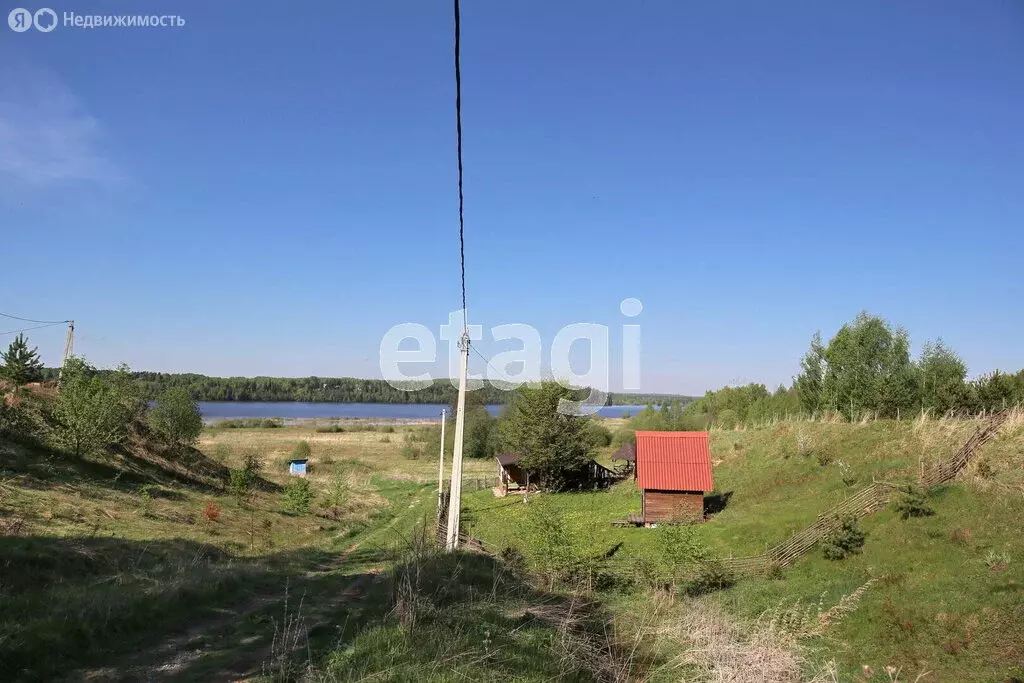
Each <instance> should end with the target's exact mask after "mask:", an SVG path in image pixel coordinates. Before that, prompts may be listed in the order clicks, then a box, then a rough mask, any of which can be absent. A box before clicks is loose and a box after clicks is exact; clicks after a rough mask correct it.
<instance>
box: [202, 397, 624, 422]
mask: <svg viewBox="0 0 1024 683" xmlns="http://www.w3.org/2000/svg"><path fill="white" fill-rule="evenodd" d="M446 407H447V406H445V405H442V404H440V403H436V404H435V403H302V402H299V401H281V402H274V401H200V402H199V411H200V412H201V413H202V415H203V419H204V420H206V421H212V420H225V419H237V418H247V417H280V418H284V419H286V420H295V419H301V418H332V417H350V418H352V417H358V418H372V419H377V420H387V419H392V420H430V419H434V418H438V417H440V416H441V409H442V408H446ZM502 408H503V406H487V409H488V410H489V411H491V413H492V414H495V415H496V414H498V413H499V412H500V411H501V409H502ZM642 409H643V406H604V407H603V408H601V409H600V411H599V414H600V415H601V416H602V417H624V416H629V415H635V414H636V413H637V412H638V411H640V410H642Z"/></svg>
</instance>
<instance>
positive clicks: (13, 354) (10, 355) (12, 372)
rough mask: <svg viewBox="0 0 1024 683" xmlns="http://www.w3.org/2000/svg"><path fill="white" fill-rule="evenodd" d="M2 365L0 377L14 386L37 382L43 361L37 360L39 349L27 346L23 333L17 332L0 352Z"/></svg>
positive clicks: (41, 373)
mask: <svg viewBox="0 0 1024 683" xmlns="http://www.w3.org/2000/svg"><path fill="white" fill-rule="evenodd" d="M0 356H2V358H3V366H0V377H2V378H3V379H6V380H9V381H11V382H13V383H14V384H15V385H16V386H21V385H22V384H28V383H29V382H38V381H39V380H41V379H42V378H43V362H42V361H41V360H39V349H38V348H36V347H33V348H31V349H30V348H29V347H28V340H26V339H25V335H24V334H19V335H18V336H17V337H15V338H14V341H12V342H11V345H10V346H8V347H7V351H5V352H4V353H3V354H0Z"/></svg>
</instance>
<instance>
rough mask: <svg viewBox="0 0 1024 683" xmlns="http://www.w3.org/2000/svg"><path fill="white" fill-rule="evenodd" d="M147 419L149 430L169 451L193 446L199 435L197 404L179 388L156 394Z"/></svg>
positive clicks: (188, 394)
mask: <svg viewBox="0 0 1024 683" xmlns="http://www.w3.org/2000/svg"><path fill="white" fill-rule="evenodd" d="M147 419H148V421H149V427H150V429H152V430H153V432H154V433H155V434H156V435H158V436H159V437H160V438H161V439H163V441H164V442H165V443H166V444H167V445H168V446H170V447H171V448H182V447H183V446H191V445H193V444H195V442H196V440H198V439H199V434H200V432H202V431H203V416H202V414H200V412H199V404H198V403H196V401H195V399H194V398H192V395H191V394H190V393H189V391H188V390H187V389H185V388H183V387H172V388H170V389H167V390H166V391H164V392H163V393H162V394H160V396H159V397H158V398H157V399H156V401H155V402H154V404H153V406H152V407H151V408H150V409H149V413H148V414H147Z"/></svg>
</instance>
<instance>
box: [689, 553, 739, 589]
mask: <svg viewBox="0 0 1024 683" xmlns="http://www.w3.org/2000/svg"><path fill="white" fill-rule="evenodd" d="M735 583H736V575H735V574H733V573H732V572H731V571H729V569H728V568H727V567H726V566H725V564H724V563H723V562H722V561H721V560H716V559H711V560H705V561H704V562H701V564H700V569H699V570H698V571H697V576H695V577H694V578H693V579H691V580H690V582H689V583H687V584H686V594H687V595H690V596H698V595H705V594H706V593H713V592H715V591H718V590H723V589H725V588H729V587H730V586H732V585H734V584H735Z"/></svg>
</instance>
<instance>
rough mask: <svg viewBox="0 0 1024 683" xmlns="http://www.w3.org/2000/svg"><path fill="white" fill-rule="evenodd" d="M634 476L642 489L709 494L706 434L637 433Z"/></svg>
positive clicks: (709, 455) (709, 479) (709, 467)
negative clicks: (703, 492) (707, 492)
mask: <svg viewBox="0 0 1024 683" xmlns="http://www.w3.org/2000/svg"><path fill="white" fill-rule="evenodd" d="M636 476H637V485H638V486H639V487H640V488H642V489H655V490H659V491H705V492H706V491H712V490H714V486H713V485H712V483H711V452H710V451H709V450H708V433H707V432H637V433H636Z"/></svg>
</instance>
